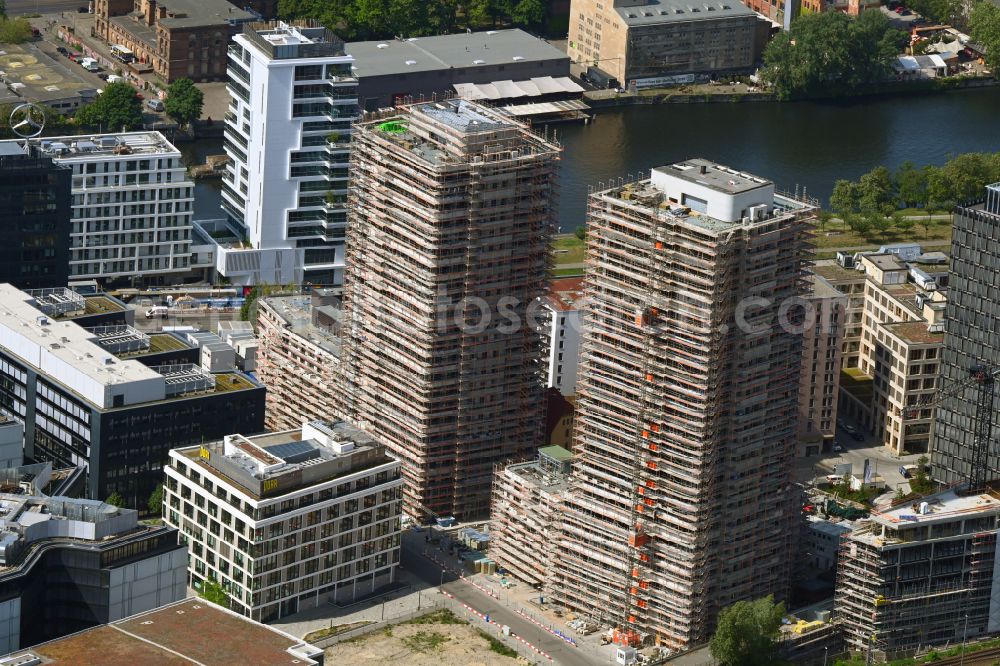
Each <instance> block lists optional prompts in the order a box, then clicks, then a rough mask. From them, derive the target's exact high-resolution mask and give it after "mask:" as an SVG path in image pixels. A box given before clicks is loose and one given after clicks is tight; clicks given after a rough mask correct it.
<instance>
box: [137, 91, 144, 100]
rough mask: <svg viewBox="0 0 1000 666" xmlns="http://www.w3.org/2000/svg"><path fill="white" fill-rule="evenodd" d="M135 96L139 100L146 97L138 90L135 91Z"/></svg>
mask: <svg viewBox="0 0 1000 666" xmlns="http://www.w3.org/2000/svg"><path fill="white" fill-rule="evenodd" d="M135 98H136V99H140V100H141V99H146V98H145V97H143V95H142V93H141V92H139V91H136V93H135Z"/></svg>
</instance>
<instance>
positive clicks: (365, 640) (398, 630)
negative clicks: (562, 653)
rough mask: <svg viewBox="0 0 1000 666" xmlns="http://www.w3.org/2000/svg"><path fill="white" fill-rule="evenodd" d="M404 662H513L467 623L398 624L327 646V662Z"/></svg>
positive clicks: (446, 665) (503, 665)
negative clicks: (495, 649)
mask: <svg viewBox="0 0 1000 666" xmlns="http://www.w3.org/2000/svg"><path fill="white" fill-rule="evenodd" d="M394 662H405V663H406V666H514V665H516V664H524V663H526V662H525V660H524V659H517V658H513V657H506V656H503V655H501V654H497V653H496V652H493V651H492V650H491V649H490V644H489V642H488V641H487V640H486V639H485V638H483V637H482V636H481V635H480V634H479V633H478V632H476V630H475V629H473V628H472V627H471V626H469V625H467V624H437V623H434V624H400V625H396V626H394V627H390V628H388V629H381V630H378V631H375V632H373V633H370V634H365V635H364V636H359V637H358V638H354V639H350V640H347V641H344V642H342V643H338V644H336V645H334V646H333V647H330V648H327V650H326V663H328V664H347V663H349V664H351V665H352V666H354V665H355V664H358V665H362V664H373V665H374V664H378V665H379V666H381V665H382V664H391V663H394Z"/></svg>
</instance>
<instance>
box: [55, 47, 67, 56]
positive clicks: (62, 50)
mask: <svg viewBox="0 0 1000 666" xmlns="http://www.w3.org/2000/svg"><path fill="white" fill-rule="evenodd" d="M56 51H58V52H59V53H61V54H63V55H64V56H68V55H69V51H67V50H66V48H65V47H62V46H57V47H56Z"/></svg>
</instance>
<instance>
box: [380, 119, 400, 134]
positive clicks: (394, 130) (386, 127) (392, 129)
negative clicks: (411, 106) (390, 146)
mask: <svg viewBox="0 0 1000 666" xmlns="http://www.w3.org/2000/svg"><path fill="white" fill-rule="evenodd" d="M378 129H379V131H380V132H385V133H386V134H402V133H403V132H405V131H406V123H404V122H400V121H398V120H389V121H386V122H384V123H382V124H380V125H379V126H378Z"/></svg>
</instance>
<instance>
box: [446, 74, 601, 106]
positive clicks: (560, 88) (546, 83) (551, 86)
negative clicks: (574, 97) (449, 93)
mask: <svg viewBox="0 0 1000 666" xmlns="http://www.w3.org/2000/svg"><path fill="white" fill-rule="evenodd" d="M452 88H454V89H455V92H456V93H457V94H458V96H459V97H462V98H464V99H472V100H481V99H490V100H497V99H522V98H525V97H528V98H530V97H541V96H543V95H552V94H563V93H582V92H583V90H584V89H583V86H581V85H580V84H578V83H576V82H575V81H573V79H571V78H569V77H568V76H557V77H552V76H539V77H536V78H532V79H527V80H524V81H512V80H510V79H507V80H505V81H494V82H492V83H455V84H453V85H452Z"/></svg>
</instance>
